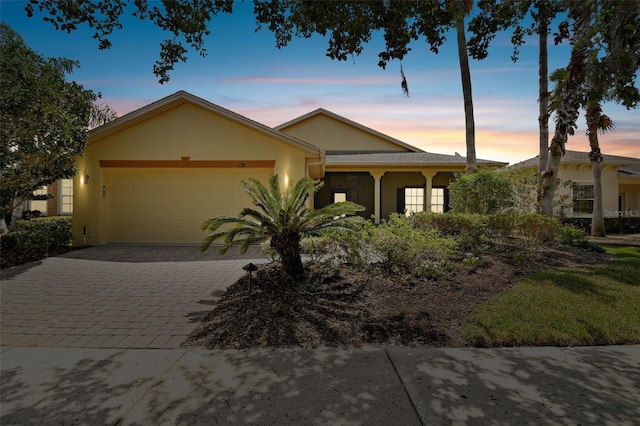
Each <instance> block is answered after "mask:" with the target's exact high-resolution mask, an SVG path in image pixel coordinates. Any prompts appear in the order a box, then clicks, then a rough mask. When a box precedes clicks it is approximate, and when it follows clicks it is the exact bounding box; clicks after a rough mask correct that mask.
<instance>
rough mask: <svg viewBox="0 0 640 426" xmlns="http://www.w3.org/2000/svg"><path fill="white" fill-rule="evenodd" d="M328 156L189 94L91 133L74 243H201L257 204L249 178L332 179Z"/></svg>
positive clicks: (77, 193) (77, 197) (78, 183)
mask: <svg viewBox="0 0 640 426" xmlns="http://www.w3.org/2000/svg"><path fill="white" fill-rule="evenodd" d="M323 161H324V152H323V151H322V150H320V149H319V148H317V147H315V146H313V145H311V144H308V143H307V142H304V141H302V140H300V139H297V138H295V137H292V136H289V135H287V134H285V133H281V132H279V131H277V130H275V129H273V128H271V127H268V126H265V125H264V124H261V123H258V122H256V121H253V120H250V119H248V118H246V117H244V116H242V115H239V114H237V113H234V112H232V111H229V110H228V109H225V108H222V107H220V106H218V105H215V104H212V103H211V102H208V101H205V100H204V99H201V98H198V97H196V96H193V95H191V94H189V93H186V92H183V91H180V92H176V93H174V94H173V95H170V96H167V97H166V98H163V99H160V100H159V101H156V102H153V103H151V104H149V105H147V106H144V107H142V108H140V109H138V110H135V111H132V112H130V113H128V114H126V115H124V116H122V117H120V118H118V119H116V120H114V121H111V122H109V123H107V124H105V125H103V126H100V127H98V128H96V129H93V130H91V131H90V132H89V135H88V138H87V146H86V148H85V150H84V153H83V155H81V156H78V157H77V159H76V167H77V169H78V174H77V175H76V177H75V178H74V181H73V189H74V192H73V195H74V197H73V224H72V232H73V244H74V245H75V246H82V245H101V244H109V243H111V244H114V243H117V244H131V243H135V244H199V243H200V242H201V241H202V239H203V238H204V237H205V236H206V235H207V234H206V233H204V232H202V231H200V225H201V224H202V223H203V222H204V221H205V220H207V219H209V218H212V217H218V216H236V215H237V214H238V213H240V211H241V210H242V209H243V208H245V207H250V206H251V200H250V198H249V196H248V195H247V194H246V193H245V192H244V191H243V189H242V187H241V182H242V181H243V180H246V179H248V178H250V177H254V178H257V179H259V180H260V181H262V182H264V183H267V182H268V181H269V177H270V176H271V175H272V174H277V175H279V176H280V177H281V188H282V189H284V188H285V186H286V185H287V182H289V181H297V180H298V179H300V178H301V177H303V176H311V177H322V173H323V171H324V169H323V167H324V166H323V165H324V162H323Z"/></svg>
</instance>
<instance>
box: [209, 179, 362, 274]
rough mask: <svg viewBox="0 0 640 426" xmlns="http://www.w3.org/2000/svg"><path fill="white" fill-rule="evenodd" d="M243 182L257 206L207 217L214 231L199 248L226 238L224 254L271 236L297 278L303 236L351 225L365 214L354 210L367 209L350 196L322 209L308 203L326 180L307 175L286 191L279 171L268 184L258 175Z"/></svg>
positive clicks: (300, 271) (243, 249)
mask: <svg viewBox="0 0 640 426" xmlns="http://www.w3.org/2000/svg"><path fill="white" fill-rule="evenodd" d="M242 185H243V188H244V190H245V191H247V193H248V194H249V195H250V196H251V199H252V201H253V204H254V207H247V208H244V209H243V210H242V211H241V212H240V214H239V215H238V216H237V217H234V216H221V217H216V218H212V219H209V220H207V221H206V222H204V223H203V224H202V226H201V227H200V229H202V230H203V231H210V232H211V234H210V235H209V236H208V237H206V238H205V239H204V240H203V241H202V244H201V245H200V250H201V251H205V250H207V249H208V248H209V246H211V244H212V243H213V242H214V241H216V240H221V241H222V245H221V246H220V248H219V249H218V253H220V254H224V253H226V252H227V251H228V250H229V249H230V248H231V247H233V246H239V247H240V250H241V252H243V253H245V252H246V251H247V249H248V248H249V247H250V246H251V245H252V244H257V243H261V242H262V241H265V240H267V239H269V238H270V239H271V243H270V244H271V248H273V249H274V250H275V251H276V252H277V253H278V254H279V255H280V258H281V261H282V268H283V270H284V271H285V272H286V273H287V274H288V275H289V276H290V277H292V278H293V279H295V280H298V279H300V278H301V277H302V275H303V272H304V269H303V266H302V259H301V257H300V239H301V238H302V237H303V236H306V235H318V234H320V233H322V232H323V231H326V230H327V229H330V228H331V229H336V228H342V229H350V227H351V226H352V225H353V223H354V222H357V221H358V220H362V219H361V218H355V217H353V216H351V215H354V214H355V213H356V212H358V211H362V210H364V209H365V208H364V207H363V206H361V205H359V204H356V203H353V202H351V201H344V202H339V203H335V204H329V205H327V206H325V207H323V208H321V209H319V210H314V209H310V208H308V207H307V200H308V199H309V197H311V196H313V194H314V193H315V192H316V191H318V190H319V189H320V188H321V187H322V185H323V182H321V181H319V180H315V179H311V178H307V177H305V178H302V179H300V180H299V181H298V182H297V183H296V184H295V185H294V186H293V188H287V190H285V191H284V192H283V191H281V190H280V182H279V180H278V175H273V176H271V178H270V179H269V187H268V188H267V187H266V186H265V185H263V184H262V183H261V182H260V181H259V180H257V179H253V178H250V179H249V180H248V181H244V182H243V183H242ZM221 228H223V229H221Z"/></svg>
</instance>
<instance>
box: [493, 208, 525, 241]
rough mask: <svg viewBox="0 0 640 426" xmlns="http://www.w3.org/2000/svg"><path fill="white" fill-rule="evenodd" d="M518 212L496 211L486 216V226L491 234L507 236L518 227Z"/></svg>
mask: <svg viewBox="0 0 640 426" xmlns="http://www.w3.org/2000/svg"><path fill="white" fill-rule="evenodd" d="M518 217H519V214H518V213H516V212H507V213H496V214H492V215H489V216H487V226H488V228H489V232H490V233H491V234H492V235H495V236H499V237H509V236H511V235H513V233H514V232H515V230H516V228H517V227H518Z"/></svg>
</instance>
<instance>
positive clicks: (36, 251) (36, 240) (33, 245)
mask: <svg viewBox="0 0 640 426" xmlns="http://www.w3.org/2000/svg"><path fill="white" fill-rule="evenodd" d="M0 241H2V249H10V250H14V251H16V252H17V253H19V254H25V255H29V256H31V257H34V258H37V257H42V256H44V255H45V254H47V252H48V250H49V244H48V242H47V240H46V239H43V238H40V236H38V235H37V234H35V233H33V232H30V231H25V230H20V231H12V232H9V233H8V234H6V235H3V236H2V240H0Z"/></svg>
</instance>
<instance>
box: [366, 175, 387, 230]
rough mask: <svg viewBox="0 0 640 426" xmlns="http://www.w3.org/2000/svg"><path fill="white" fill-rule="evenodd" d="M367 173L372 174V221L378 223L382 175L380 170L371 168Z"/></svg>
mask: <svg viewBox="0 0 640 426" xmlns="http://www.w3.org/2000/svg"><path fill="white" fill-rule="evenodd" d="M369 174H370V175H371V176H373V180H374V184H373V221H374V222H375V223H380V179H381V178H382V176H383V175H384V171H382V170H371V171H369Z"/></svg>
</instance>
